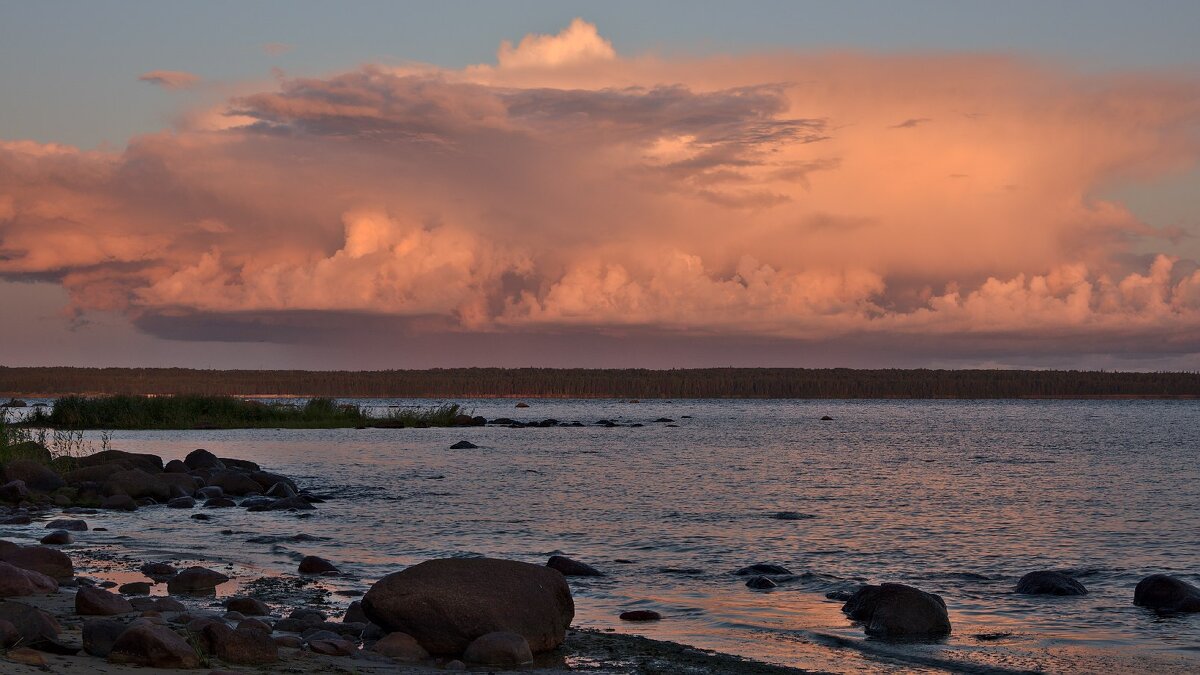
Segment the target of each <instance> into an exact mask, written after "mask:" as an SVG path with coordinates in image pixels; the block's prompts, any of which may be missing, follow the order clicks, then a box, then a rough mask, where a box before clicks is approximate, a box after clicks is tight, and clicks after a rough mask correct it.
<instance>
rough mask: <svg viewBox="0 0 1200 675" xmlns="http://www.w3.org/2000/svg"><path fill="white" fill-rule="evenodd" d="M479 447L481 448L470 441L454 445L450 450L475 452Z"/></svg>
mask: <svg viewBox="0 0 1200 675" xmlns="http://www.w3.org/2000/svg"><path fill="white" fill-rule="evenodd" d="M478 447H479V446H478V445H475V444H474V443H472V442H470V441H459V442H457V443H455V444H454V445H452V446H450V449H451V450H474V449H476V448H478Z"/></svg>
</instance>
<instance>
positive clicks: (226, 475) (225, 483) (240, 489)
mask: <svg viewBox="0 0 1200 675" xmlns="http://www.w3.org/2000/svg"><path fill="white" fill-rule="evenodd" d="M207 482H208V484H209V485H214V486H216V487H219V488H221V491H222V492H224V493H225V494H227V495H245V494H249V493H251V492H260V491H262V486H261V485H259V484H258V481H256V480H254V479H253V478H251V477H250V476H248V475H247V474H244V473H242V472H240V471H232V470H229V469H226V470H223V471H213V472H212V475H211V476H209V477H208V481H207Z"/></svg>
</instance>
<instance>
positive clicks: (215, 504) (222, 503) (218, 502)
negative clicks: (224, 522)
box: [204, 497, 237, 509]
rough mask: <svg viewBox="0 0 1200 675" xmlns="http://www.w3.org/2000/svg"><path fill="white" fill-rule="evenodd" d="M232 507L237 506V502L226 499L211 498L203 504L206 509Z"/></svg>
mask: <svg viewBox="0 0 1200 675" xmlns="http://www.w3.org/2000/svg"><path fill="white" fill-rule="evenodd" d="M232 506H237V502H235V501H233V500H232V499H230V498H228V497H213V498H212V499H209V500H207V501H205V502H204V508H206V509H227V508H229V507H232Z"/></svg>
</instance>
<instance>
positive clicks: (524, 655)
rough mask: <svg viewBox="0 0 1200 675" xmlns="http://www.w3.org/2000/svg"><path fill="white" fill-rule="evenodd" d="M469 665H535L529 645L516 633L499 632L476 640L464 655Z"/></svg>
mask: <svg viewBox="0 0 1200 675" xmlns="http://www.w3.org/2000/svg"><path fill="white" fill-rule="evenodd" d="M462 658H463V661H466V662H467V663H478V664H480V665H484V666H499V667H503V668H510V667H513V666H519V665H522V664H525V663H533V652H532V651H530V650H529V643H528V642H527V641H526V640H525V638H523V637H521V636H520V635H517V634H516V633H508V632H504V631H497V632H495V633H487V634H486V635H480V636H479V637H477V638H475V639H474V640H473V641H472V642H471V644H469V645H467V649H466V651H464V652H463V655H462Z"/></svg>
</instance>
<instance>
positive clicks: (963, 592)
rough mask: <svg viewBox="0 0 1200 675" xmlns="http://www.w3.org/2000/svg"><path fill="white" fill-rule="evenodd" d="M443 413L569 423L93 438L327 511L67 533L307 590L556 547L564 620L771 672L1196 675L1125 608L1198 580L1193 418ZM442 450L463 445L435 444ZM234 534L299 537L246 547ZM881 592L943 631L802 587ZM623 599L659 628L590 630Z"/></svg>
mask: <svg viewBox="0 0 1200 675" xmlns="http://www.w3.org/2000/svg"><path fill="white" fill-rule="evenodd" d="M358 402H359V403H362V404H364V405H370V406H375V407H378V408H380V409H386V408H387V407H388V406H397V405H399V406H405V405H431V404H433V403H435V402H434V401H410V400H405V401H390V400H389V401H358ZM460 402H462V403H464V404H465V407H466V408H467V409H468V410H470V411H473V412H474V414H478V415H483V416H485V417H488V418H489V419H491V418H496V417H512V418H515V419H519V420H525V421H532V420H541V419H544V418H554V419H557V420H560V421H564V422H570V421H575V420H578V421H580V422H583V423H584V424H585V425H587V426H585V427H582V428H564V427H552V428H523V429H509V428H502V427H486V428H461V429H398V430H393V429H363V430H352V429H345V430H237V431H140V432H113V433H112V434H111V438H110V441H109V442H110V443H111V446H112V447H113V448H116V449H122V450H129V451H134V452H152V453H155V454H158V455H161V456H162V457H163V458H164V459H172V458H182V457H183V456H184V455H185V454H186V453H187V452H189V451H190V450H193V449H195V448H198V447H204V448H207V449H209V450H212V451H213V452H215V453H217V454H218V455H221V456H227V457H239V458H245V459H251V460H254V461H256V462H258V463H260V464H262V465H263V466H264V467H265V468H268V469H270V470H274V471H278V472H280V473H283V474H286V475H289V476H292V477H293V478H295V479H296V480H297V482H298V483H300V484H301V485H306V486H309V487H311V488H313V489H314V491H315V492H317V493H320V494H323V495H327V496H329V497H330V499H329V501H328V502H327V503H324V504H320V505H318V506H319V508H318V510H317V511H315V512H311V513H312V514H313V515H312V517H310V518H307V519H302V520H298V519H297V518H296V517H295V516H294V515H290V514H277V513H245V512H243V511H242V510H240V509H227V510H222V511H221V512H220V513H216V512H213V513H214V516H215V520H214V521H213V522H210V523H201V522H195V521H190V520H188V519H186V518H183V517H171V518H166V517H163V510H160V509H143V510H140V511H137V512H134V513H130V514H109V513H105V514H101V515H98V516H94V517H91V518H89V521H91V520H93V519H95V521H96V522H100V521H104V522H105V523H106V525H107V526H108V527H109V528H110V530H111V533H112V536H113V542H114V543H116V542H118V541H119V542H120V543H121V544H122V545H124V546H128V547H131V548H132V549H134V550H141V551H146V552H153V553H155V554H157V555H160V556H161V555H166V554H172V555H174V554H178V555H179V556H182V557H191V558H193V559H208V560H218V561H228V562H234V563H238V564H240V565H245V566H248V567H250V568H253V569H255V570H258V571H260V572H261V571H267V572H270V571H287V572H294V571H295V565H296V561H297V560H298V559H299V557H300V556H302V555H305V554H315V555H320V556H322V557H325V558H329V559H330V560H333V561H334V562H335V563H336V564H338V566H339V567H340V568H342V569H343V570H344V571H348V572H350V573H351V577H350V578H347V579H342V580H338V579H335V580H333V581H331V584H332V585H333V586H335V587H337V586H338V585H339V584H341V585H344V586H345V587H346V588H347V589H350V590H353V589H358V590H365V588H367V587H368V585H369V582H370V581H371V580H373V579H376V578H378V577H380V576H382V575H384V574H386V573H388V572H392V571H395V570H397V569H401V568H402V567H404V566H406V565H410V564H413V563H416V562H419V561H421V560H425V559H428V558H434V557H445V556H463V555H487V556H493V557H502V558H512V559H517V560H525V561H529V562H544V561H545V559H546V558H547V557H548V556H549V555H551V554H553V553H563V554H566V555H568V556H570V557H572V558H575V559H577V560H581V561H583V562H587V563H589V564H591V565H593V566H595V567H598V568H600V569H601V570H603V571H604V572H606V573H607V576H605V577H600V578H584V579H579V578H572V579H571V586H572V589H573V592H574V594H575V598H576V605H577V615H576V623H577V624H578V625H583V626H592V627H599V628H612V629H615V630H618V631H623V632H633V633H638V634H642V635H646V636H648V637H653V638H660V639H667V640H674V641H679V642H684V643H688V644H693V645H696V646H699V647H704V648H709V649H714V650H718V651H723V652H729V653H734V654H739V655H743V656H747V657H751V658H755V659H760V660H765V661H770V662H774V663H780V664H785V665H795V666H803V667H809V668H819V669H825V670H832V671H838V672H861V671H867V672H872V671H874V672H889V671H899V670H904V671H911V670H914V669H935V670H936V669H938V668H951V669H961V668H967V667H978V668H982V669H996V670H1003V669H1012V670H1048V671H1055V672H1077V671H1096V670H1107V671H1116V672H1119V671H1122V670H1144V669H1151V670H1158V669H1168V670H1169V669H1200V615H1190V616H1187V615H1184V616H1158V615H1156V614H1154V613H1153V612H1150V611H1147V610H1144V609H1142V608H1139V607H1135V606H1134V605H1133V604H1132V598H1133V588H1134V586H1135V585H1136V583H1137V581H1138V580H1139V579H1141V578H1142V577H1144V576H1146V575H1148V574H1151V573H1155V572H1167V573H1171V574H1176V575H1179V576H1181V577H1183V578H1185V579H1187V580H1189V581H1191V582H1193V583H1196V582H1197V581H1200V480H1198V478H1200V473H1198V471H1197V460H1198V459H1200V425H1197V420H1198V419H1200V415H1198V413H1200V403H1197V402H1189V401H1046V400H1041V401H792V400H787V401H778V400H775V401H764V400H753V401H750V400H729V401H724V400H722V401H713V400H703V401H699V400H695V401H692V400H689V401H650V400H644V401H642V402H640V403H631V402H621V401H611V400H528V403H529V405H530V407H529V408H527V409H516V408H514V407H513V406H514V401H512V400H503V399H500V400H497V399H489V400H477V401H460ZM825 415H828V416H831V417H833V420H831V421H821V419H820V418H821V417H822V416H825ZM659 418H669V419H671V420H673V422H671V423H668V422H656V421H655V420H657V419H659ZM601 419H608V420H613V421H616V422H619V423H622V424H628V423H641V424H643V425H644V426H641V427H629V426H618V427H614V428H605V427H600V426H596V425H595V424H594V423H595V422H596V421H598V420H601ZM668 424H674V425H677V426H668ZM99 438H100V437H99V435H98V434H89V440H91V441H93V442H99ZM458 440H468V441H471V442H473V443H475V444H477V445H479V446H481V447H479V448H478V449H471V450H451V449H449V448H450V445H451V444H453V443H454V442H456V441H458ZM780 512H792V513H793V515H792V517H793V518H795V519H791V520H782V519H778V518H776V517H775V516H776V515H777V514H779V513H780ZM223 528H228V529H233V530H234V531H235V532H236V533H237V534H235V535H224V536H223V535H219V534H217V532H218V531H219V530H220V529H223ZM247 533H253V536H263V535H267V536H271V535H278V536H280V537H283V536H290V535H294V534H297V533H303V534H307V535H312V536H313V537H316V538H318V540H316V541H307V542H301V543H295V542H287V541H275V542H270V543H248V542H246V539H248V538H250V537H251V535H250V534H247ZM0 536H7V537H10V538H13V539H20V538H21V536H22V535H21V533H20V531H18V530H15V529H12V530H10V529H8V528H0ZM757 562H772V563H777V564H781V565H784V566H786V567H787V568H789V569H790V570H791V571H792V572H793V573H794V575H795V577H794V578H793V579H792V580H790V581H786V582H784V583H782V584H781V585H780V586H779V587H778V588H775V589H771V590H768V591H756V590H751V589H749V588H747V587H746V586H745V584H744V582H745V578H744V577H738V576H734V575H733V574H732V572H733V571H734V570H736V569H738V568H740V567H743V566H745V565H749V564H752V563H757ZM1038 569H1061V570H1070V571H1071V572H1072V573H1073V574H1074V575H1075V576H1077V577H1078V578H1079V580H1080V581H1081V582H1082V583H1083V584H1085V585H1086V586H1087V587H1088V589H1089V590H1090V594H1089V595H1087V596H1084V597H1078V598H1047V597H1030V596H1020V595H1015V594H1013V593H1012V588H1013V585H1014V584H1015V583H1016V580H1017V579H1018V578H1020V576H1021V575H1022V574H1024V573H1026V572H1029V571H1032V570H1038ZM881 581H896V582H902V583H908V584H911V585H914V586H917V587H919V588H921V589H923V590H927V591H931V592H935V593H938V594H940V595H941V596H942V597H943V598H944V599H945V600H946V603H947V606H948V608H949V610H950V618H951V622H952V624H953V634H952V635H951V637H950V638H949V639H947V640H945V641H942V642H938V643H933V644H894V643H887V642H883V641H878V640H869V639H866V638H865V637H864V636H863V633H862V631H861V629H860V628H858V627H856V626H854V625H853V624H851V623H850V622H849V621H848V620H847V619H846V618H845V616H844V615H843V614H842V613H841V612H840V606H841V603H840V602H836V601H832V600H828V599H826V597H825V594H826V593H828V592H832V591H838V590H844V589H852V588H854V587H855V586H856V585H857V584H859V583H862V582H873V583H878V582H881ZM342 601H344V602H348V599H347V598H342ZM640 608H646V609H655V610H657V611H659V612H661V613H662V614H664V615H665V619H664V620H663V621H661V622H657V623H654V624H637V625H634V624H628V623H623V622H621V621H619V620H617V618H616V617H617V614H619V613H620V612H621V611H624V610H627V609H640Z"/></svg>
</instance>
